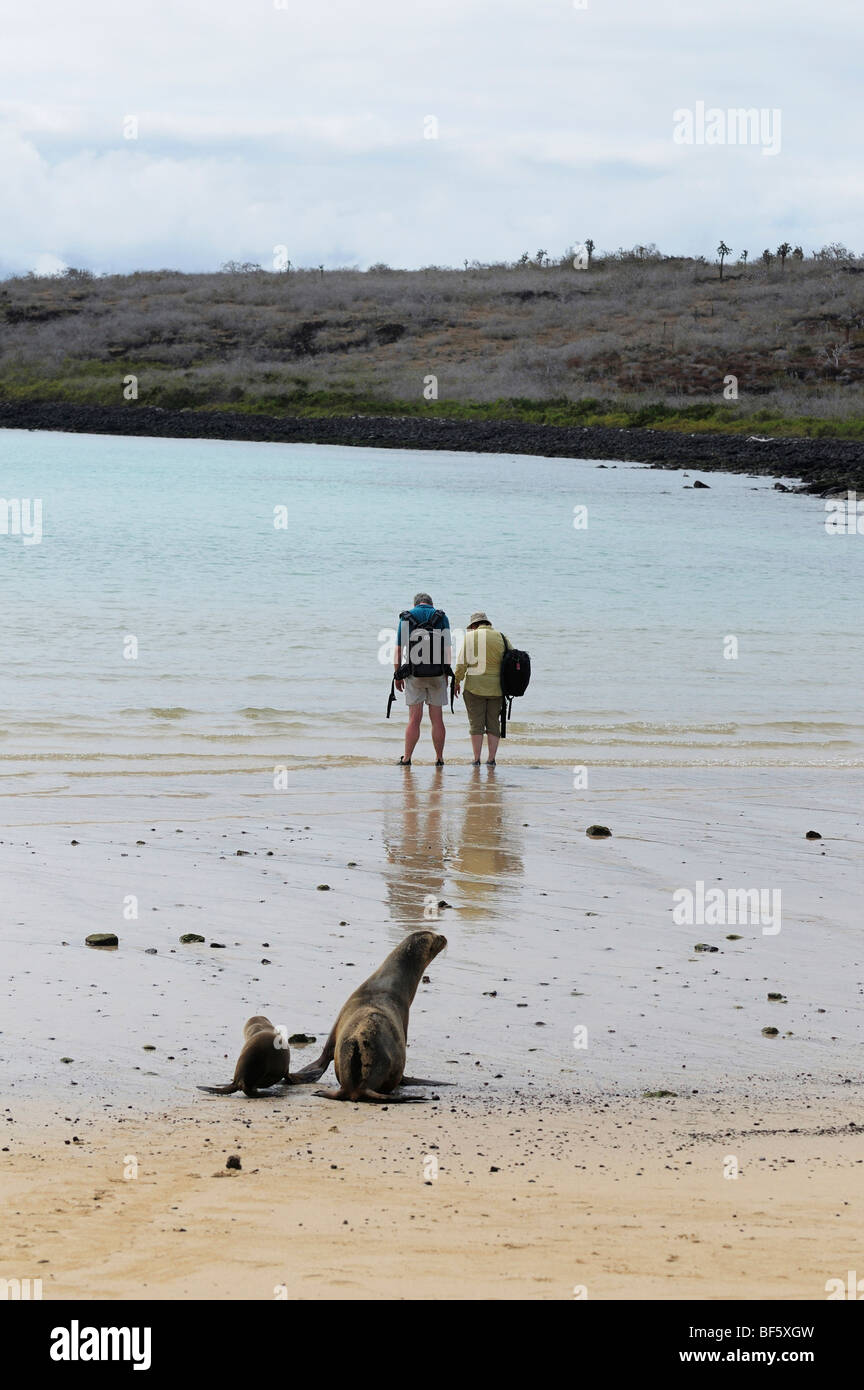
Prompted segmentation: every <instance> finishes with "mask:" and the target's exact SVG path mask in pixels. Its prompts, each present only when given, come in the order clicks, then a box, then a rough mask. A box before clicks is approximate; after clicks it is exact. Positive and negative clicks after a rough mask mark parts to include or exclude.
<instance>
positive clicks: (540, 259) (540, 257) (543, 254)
mask: <svg viewBox="0 0 864 1390" xmlns="http://www.w3.org/2000/svg"><path fill="white" fill-rule="evenodd" d="M534 259H535V261H536V262H537V264H538V265H539V266H544V265H545V264H546V262H547V261H548V260H549V252H548V251H544V250H542V248H541V250H539V251H538V252H537V255H536V256H535V257H534Z"/></svg>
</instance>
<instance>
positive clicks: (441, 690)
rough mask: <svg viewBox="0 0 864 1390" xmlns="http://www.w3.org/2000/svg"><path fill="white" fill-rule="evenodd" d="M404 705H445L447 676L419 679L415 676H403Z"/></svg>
mask: <svg viewBox="0 0 864 1390" xmlns="http://www.w3.org/2000/svg"><path fill="white" fill-rule="evenodd" d="M405 703H406V705H446V703H447V677H446V676H428V677H427V678H426V680H420V679H419V678H418V677H417V676H406V677H405Z"/></svg>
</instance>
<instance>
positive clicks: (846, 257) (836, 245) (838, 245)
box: [813, 241, 855, 261]
mask: <svg viewBox="0 0 864 1390" xmlns="http://www.w3.org/2000/svg"><path fill="white" fill-rule="evenodd" d="M813 259H814V260H817V261H854V259H855V257H854V256H853V255H852V252H851V251H850V250H849V249H848V247H846V246H844V245H843V243H842V241H832V242H831V243H830V244H829V245H828V246H823V247H822V248H821V250H819V251H816V252H814V255H813Z"/></svg>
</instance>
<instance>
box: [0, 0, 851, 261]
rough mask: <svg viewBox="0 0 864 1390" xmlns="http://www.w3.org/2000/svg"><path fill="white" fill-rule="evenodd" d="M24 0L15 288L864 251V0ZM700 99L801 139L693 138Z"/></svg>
mask: <svg viewBox="0 0 864 1390" xmlns="http://www.w3.org/2000/svg"><path fill="white" fill-rule="evenodd" d="M580 3H581V0H580ZM277 5H279V6H282V5H284V7H280V8H277ZM0 13H2V31H0V32H2V42H0V93H2V99H0V178H2V190H3V192H2V201H0V208H2V218H0V274H3V275H8V274H10V273H13V272H20V271H22V270H28V269H35V270H39V271H48V270H52V269H54V268H56V267H60V266H62V265H66V264H70V265H77V266H86V267H89V268H91V269H93V270H96V271H112V270H114V271H116V270H121V271H122V270H133V269H137V268H156V267H162V266H170V267H177V268H180V269H187V270H209V269H215V268H217V267H218V266H219V265H220V264H221V263H222V262H224V261H226V260H241V261H246V260H248V261H256V262H259V263H261V264H262V265H264V266H267V267H270V266H272V263H273V248H274V247H275V246H279V245H284V246H286V247H287V248H288V255H289V256H290V258H291V260H292V261H293V262H294V264H298V265H312V264H316V265H317V264H318V263H320V262H323V263H324V264H325V265H327V266H335V265H359V266H367V265H369V264H370V263H373V262H375V261H385V262H387V263H388V264H391V265H394V266H409V267H411V266H420V265H428V264H439V265H461V264H462V262H463V261H464V260H465V259H468V260H473V259H478V260H481V261H486V260H513V259H516V258H517V257H518V256H519V255H520V254H521V252H523V251H528V252H530V253H531V254H533V253H535V252H536V251H537V250H538V249H539V248H541V247H542V248H544V249H546V250H547V251H549V252H550V254H553V255H554V254H558V253H560V252H562V251H564V250H565V248H567V247H568V246H569V245H571V244H573V243H577V242H579V241H581V240H582V239H583V238H585V237H589V236H590V237H592V238H593V240H594V241H595V242H596V244H597V246H598V249H599V248H601V247H602V248H607V249H615V248H616V247H617V246H620V245H625V246H631V245H633V244H635V243H637V242H641V243H647V242H651V241H654V242H657V244H658V245H659V246H660V247H661V249H662V250H664V251H679V252H684V253H700V252H701V253H705V254H713V252H714V249H715V248H716V246H717V243H718V241H719V240H720V238H721V237H722V238H724V239H725V240H726V241H727V243H728V244H729V245H730V246H731V247H732V249H733V252H734V254H735V255H736V256H737V254H738V253H739V252H740V251H741V249H742V248H745V247H746V248H747V249H748V250H749V252H750V255H751V256H754V255H758V254H759V253H760V252H761V250H762V248H763V247H765V246H770V247H771V248H772V249H773V248H774V247H775V246H776V245H777V244H778V242H779V241H782V240H784V239H788V240H789V241H790V242H792V243H793V244H795V243H801V244H802V245H803V246H804V248H805V250H807V251H809V250H811V249H813V248H815V247H819V246H821V245H822V244H824V243H826V242H830V241H843V242H845V243H846V244H847V245H849V246H850V247H851V248H852V249H853V250H854V251H856V252H857V253H859V254H860V253H861V252H862V251H864V179H862V177H861V164H862V132H864V111H862V106H864V100H862V86H864V84H862V80H861V70H862V51H864V44H862V40H864V6H862V3H861V0H822V3H820V4H814V3H805V0H716V2H715V0H712V3H708V2H707V0H587V8H584V9H580V8H577V7H576V5H574V3H573V0H308V2H307V3H303V0H275V3H274V0H137V3H129V4H123V3H118V2H117V0H38V3H34V0H0ZM699 102H702V103H704V106H705V107H706V108H709V109H710V108H719V109H720V110H722V111H726V110H728V109H730V108H738V107H748V108H756V109H763V108H764V109H765V110H766V111H768V112H773V111H775V110H778V111H779V112H780V127H779V132H780V148H779V152H778V153H776V154H773V155H771V154H768V155H766V154H763V153H762V148H761V147H760V146H759V145H758V144H753V145H744V146H742V145H731V144H728V143H727V144H696V143H694V144H690V145H685V144H679V143H676V141H675V140H674V139H673V131H674V128H675V125H674V121H673V114H674V113H675V112H676V111H681V110H693V111H694V112H695V111H696V109H697V103H699ZM430 116H431V117H434V118H435V120H436V121H437V123H438V138H437V139H428V138H424V122H425V121H426V118H427V117H430ZM129 117H132V118H134V119H135V120H137V128H138V137H137V139H127V138H125V137H124V121H126V130H127V131H131V130H132V129H133V128H134V127H132V125H131V124H130V123H129V122H128V120H127V118H129ZM432 128H433V127H431V124H430V123H429V122H426V124H425V129H426V130H427V131H428V130H430V129H432ZM775 139H776V135H775Z"/></svg>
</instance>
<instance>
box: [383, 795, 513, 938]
mask: <svg viewBox="0 0 864 1390" xmlns="http://www.w3.org/2000/svg"><path fill="white" fill-rule="evenodd" d="M511 794H512V789H511ZM507 803H508V798H507V795H506V789H505V788H504V787H503V786H502V784H501V783H500V782H499V781H498V779H497V776H496V774H495V773H494V772H492V771H490V772H488V773H487V772H486V770H485V769H483V770H482V771H480V770H478V771H477V772H476V773H474V774H472V776H471V778H470V780H469V781H468V783H467V785H465V786H464V787H463V788H462V789H458V788H456V787H454V786H453V783H452V782H450V784H449V785H447V784H446V783H445V781H444V779H443V777H441V776H438V775H436V777H435V781H434V782H433V783H432V784H431V786H430V785H426V786H421V785H420V784H419V783H418V781H417V780H416V774H415V773H414V772H412V771H408V772H406V773H405V778H404V788H403V795H402V796H401V797H400V799H399V800H398V802H397V803H396V804H395V805H394V806H393V807H392V809H388V810H387V811H386V812H385V815H384V829H383V838H384V848H385V851H386V855H387V865H388V867H387V868H386V869H385V871H384V879H385V887H386V892H387V902H388V905H389V908H390V913H391V915H392V917H393V918H394V919H395V920H396V921H398V922H400V923H401V924H402V925H403V926H405V927H412V928H413V927H419V926H422V925H424V922H428V921H429V920H432V919H434V916H435V913H436V910H437V904H438V903H439V902H440V901H441V900H442V899H445V900H447V901H452V905H453V906H454V907H456V908H458V910H459V912H460V914H461V915H462V916H463V917H464V918H466V919H468V920H471V919H476V918H479V917H483V916H490V915H494V914H495V900H496V898H497V897H498V896H499V895H500V894H501V893H502V892H503V891H504V890H505V889H506V888H507V886H508V883H509V881H510V880H511V877H512V876H516V875H521V873H522V871H523V865H522V857H521V842H520V839H519V836H518V831H517V829H516V824H517V823H516V821H515V819H514V817H513V815H512V813H511V810H510V808H509V806H508V804H507ZM448 883H449V885H450V888H449V892H450V895H451V896H450V898H448Z"/></svg>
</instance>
